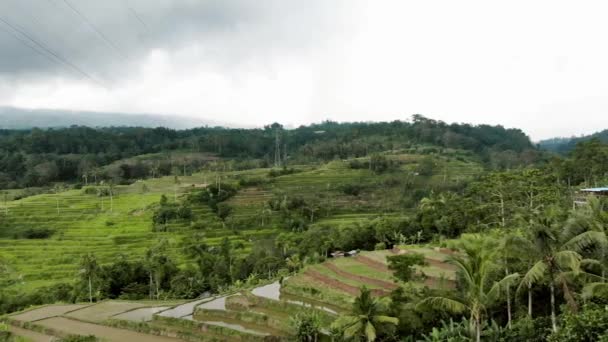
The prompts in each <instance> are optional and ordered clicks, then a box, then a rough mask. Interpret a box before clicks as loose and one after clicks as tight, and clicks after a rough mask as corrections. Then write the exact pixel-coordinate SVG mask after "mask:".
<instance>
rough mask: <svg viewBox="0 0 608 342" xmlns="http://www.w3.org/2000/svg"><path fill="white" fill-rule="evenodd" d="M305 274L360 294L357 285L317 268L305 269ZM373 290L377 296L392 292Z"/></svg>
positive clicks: (346, 290)
mask: <svg viewBox="0 0 608 342" xmlns="http://www.w3.org/2000/svg"><path fill="white" fill-rule="evenodd" d="M304 274H306V275H307V276H309V277H311V278H313V279H314V280H316V281H318V282H320V283H323V284H325V285H329V286H331V287H333V288H335V289H338V290H341V291H343V292H346V293H348V294H350V295H353V296H358V295H359V292H360V289H359V288H358V287H357V286H353V285H349V284H345V283H343V282H341V281H339V280H336V279H332V278H330V277H328V276H326V275H324V274H321V273H319V272H317V271H315V270H312V269H307V270H306V271H304ZM370 291H371V292H372V294H373V295H375V296H385V295H388V294H390V292H389V291H386V290H382V289H372V290H370Z"/></svg>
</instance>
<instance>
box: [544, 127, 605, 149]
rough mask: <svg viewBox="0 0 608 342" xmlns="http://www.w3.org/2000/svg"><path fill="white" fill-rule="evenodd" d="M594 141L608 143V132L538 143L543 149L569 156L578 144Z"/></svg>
mask: <svg viewBox="0 0 608 342" xmlns="http://www.w3.org/2000/svg"><path fill="white" fill-rule="evenodd" d="M592 139H598V140H600V141H602V142H608V130H603V131H601V132H597V133H593V134H590V135H586V136H582V137H572V138H553V139H547V140H542V141H540V142H539V143H538V145H539V147H540V148H541V149H544V150H547V151H551V152H556V153H559V154H567V153H569V152H571V151H572V150H573V149H574V148H575V147H576V145H577V144H578V143H580V142H583V141H588V140H592Z"/></svg>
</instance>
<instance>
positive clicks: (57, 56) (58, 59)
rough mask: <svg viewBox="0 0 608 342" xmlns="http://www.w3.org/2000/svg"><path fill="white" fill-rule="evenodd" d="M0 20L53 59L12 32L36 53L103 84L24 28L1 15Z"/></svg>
mask: <svg viewBox="0 0 608 342" xmlns="http://www.w3.org/2000/svg"><path fill="white" fill-rule="evenodd" d="M0 22H2V23H4V24H5V25H6V26H8V27H10V28H11V29H12V30H13V31H15V32H18V33H20V34H21V35H22V36H23V37H25V38H27V40H28V41H30V42H32V43H34V45H35V46H37V47H39V48H40V49H42V51H44V52H46V53H48V54H49V55H50V56H52V57H54V59H53V58H51V57H50V56H49V55H47V54H44V53H42V52H41V51H39V50H38V49H36V48H34V47H33V46H31V45H29V44H27V43H26V42H25V41H23V40H22V39H20V37H18V35H15V34H12V35H13V37H15V38H16V39H17V40H19V41H20V42H21V43H23V44H24V45H26V46H28V47H29V48H30V49H32V50H34V51H37V52H38V53H40V54H42V55H43V56H45V57H47V58H49V59H50V60H54V61H55V62H61V63H62V64H64V65H66V66H68V67H70V68H71V69H73V70H74V71H76V72H77V73H79V74H81V75H83V76H84V77H86V78H88V79H90V80H91V81H93V82H95V83H97V84H99V85H101V86H104V85H103V84H101V83H100V82H99V81H97V80H96V79H95V78H93V77H92V76H91V75H89V74H87V73H86V72H85V71H83V70H82V69H80V68H79V67H78V66H76V65H74V64H73V63H72V62H70V61H68V60H66V59H65V58H64V57H62V56H61V55H59V54H57V53H55V52H54V51H53V50H51V49H50V48H48V47H47V46H46V45H44V44H43V43H41V42H39V41H38V40H36V39H35V38H33V37H32V36H30V35H29V34H28V33H27V32H25V31H24V30H22V29H20V28H19V27H17V26H16V25H13V24H11V23H10V22H9V21H7V20H6V19H4V18H2V17H0Z"/></svg>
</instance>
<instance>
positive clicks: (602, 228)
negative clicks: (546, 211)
mask: <svg viewBox="0 0 608 342" xmlns="http://www.w3.org/2000/svg"><path fill="white" fill-rule="evenodd" d="M605 209H606V203H605V202H604V201H602V200H600V199H599V198H596V197H592V198H590V199H589V200H588V201H587V204H586V205H585V206H582V207H580V208H578V209H577V210H574V211H573V212H572V214H571V216H570V218H569V219H568V221H567V222H566V229H565V236H566V238H568V241H566V243H565V246H566V247H568V248H571V249H573V250H575V251H577V252H579V253H582V252H584V251H592V252H594V255H593V257H594V259H596V261H588V263H592V264H594V265H597V266H598V267H599V268H600V270H601V276H602V278H604V279H602V282H605V278H606V274H607V271H608V212H606V210H605Z"/></svg>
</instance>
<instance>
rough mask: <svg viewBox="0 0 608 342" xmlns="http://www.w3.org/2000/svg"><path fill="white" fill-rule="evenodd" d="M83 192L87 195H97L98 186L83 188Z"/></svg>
mask: <svg viewBox="0 0 608 342" xmlns="http://www.w3.org/2000/svg"><path fill="white" fill-rule="evenodd" d="M82 193H83V194H85V195H97V188H95V187H92V186H87V187H85V188H84V190H82Z"/></svg>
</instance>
